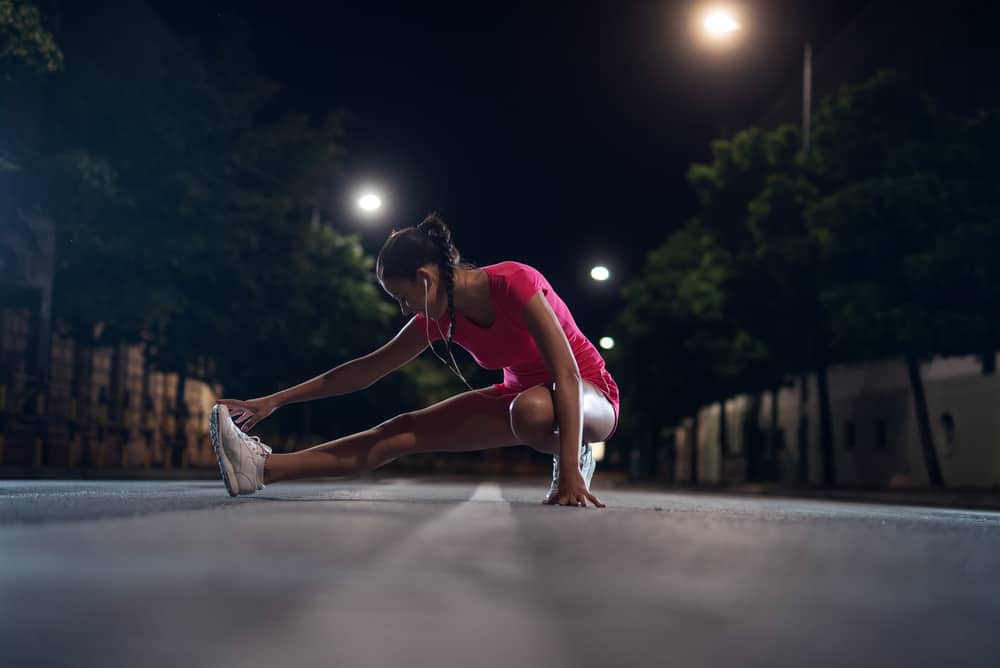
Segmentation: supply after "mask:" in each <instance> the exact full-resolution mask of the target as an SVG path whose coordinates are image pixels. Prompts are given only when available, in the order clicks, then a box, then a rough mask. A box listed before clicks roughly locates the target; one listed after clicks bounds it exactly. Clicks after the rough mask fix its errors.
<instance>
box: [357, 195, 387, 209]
mask: <svg viewBox="0 0 1000 668" xmlns="http://www.w3.org/2000/svg"><path fill="white" fill-rule="evenodd" d="M358 208H359V209H361V210H362V211H364V212H366V213H373V212H375V211H378V210H379V209H381V208H382V198H381V197H379V196H378V195H376V194H375V193H365V194H363V195H362V196H361V197H359V198H358Z"/></svg>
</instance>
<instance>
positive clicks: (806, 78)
mask: <svg viewBox="0 0 1000 668" xmlns="http://www.w3.org/2000/svg"><path fill="white" fill-rule="evenodd" d="M702 26H703V28H704V31H705V33H706V34H707V35H708V36H709V37H711V38H713V39H715V40H724V39H729V38H730V37H732V36H733V35H734V34H735V33H737V32H739V31H740V30H742V29H743V26H742V25H741V24H740V23H739V21H737V20H736V18H735V17H734V16H733V14H732V13H731V12H729V11H727V10H725V9H712V10H710V11H708V12H706V13H705V16H704V20H703V21H702ZM811 132H812V43H811V42H809V40H806V43H805V45H804V46H803V49H802V150H803V151H808V150H809V141H810V135H811Z"/></svg>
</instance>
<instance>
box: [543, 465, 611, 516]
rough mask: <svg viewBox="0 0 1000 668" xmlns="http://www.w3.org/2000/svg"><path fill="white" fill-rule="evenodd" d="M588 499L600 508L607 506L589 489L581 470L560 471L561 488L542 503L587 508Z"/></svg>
mask: <svg viewBox="0 0 1000 668" xmlns="http://www.w3.org/2000/svg"><path fill="white" fill-rule="evenodd" d="M573 473H576V475H573ZM587 501H590V502H591V503H592V504H594V505H595V506H597V507H598V508H607V506H606V505H604V504H603V503H601V500H600V499H598V498H597V497H596V496H594V495H593V494H591V493H590V492H589V491H588V490H587V483H586V482H585V481H584V480H583V476H582V475H580V471H579V470H576V471H572V472H570V473H569V474H567V473H565V472H563V471H560V472H559V489H558V490H556V493H555V494H553V495H552V496H551V497H549V498H548V499H546V500H545V501H542V503H544V504H546V505H549V506H552V505H560V506H583V507H585V508H586V506H587Z"/></svg>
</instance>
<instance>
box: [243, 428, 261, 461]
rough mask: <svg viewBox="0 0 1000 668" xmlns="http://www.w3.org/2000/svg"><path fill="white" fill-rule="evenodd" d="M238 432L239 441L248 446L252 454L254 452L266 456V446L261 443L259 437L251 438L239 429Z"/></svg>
mask: <svg viewBox="0 0 1000 668" xmlns="http://www.w3.org/2000/svg"><path fill="white" fill-rule="evenodd" d="M238 432H239V434H240V439H242V441H243V442H244V443H246V444H247V445H249V446H250V448H251V449H252V450H253V451H254V452H256V453H257V454H259V455H266V454H268V452H267V450H266V448H267V446H266V445H264V444H263V443H262V442H261V440H260V436H251V435H250V434H248V433H246V432H245V431H243V430H242V429H239V430H238Z"/></svg>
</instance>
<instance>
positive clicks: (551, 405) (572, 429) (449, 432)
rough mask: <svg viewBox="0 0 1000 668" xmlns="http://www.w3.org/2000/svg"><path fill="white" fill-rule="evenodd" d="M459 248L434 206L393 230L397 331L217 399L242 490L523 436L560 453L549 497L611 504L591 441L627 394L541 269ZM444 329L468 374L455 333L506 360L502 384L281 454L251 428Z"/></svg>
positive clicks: (481, 356)
mask: <svg viewBox="0 0 1000 668" xmlns="http://www.w3.org/2000/svg"><path fill="white" fill-rule="evenodd" d="M459 259H460V255H459V252H458V250H457V249H456V248H455V246H454V245H453V244H452V242H451V232H450V230H449V229H448V227H447V225H445V223H444V221H442V220H441V219H440V218H439V217H438V216H437V215H436V214H431V215H430V216H427V218H425V219H424V220H423V222H421V223H420V225H419V226H418V227H415V228H414V227H410V228H406V229H403V230H397V231H394V232H393V233H392V234H391V235H390V236H389V238H388V239H387V240H386V242H385V245H384V246H383V247H382V250H381V251H380V252H379V255H378V260H377V262H376V275H377V277H378V280H379V283H380V284H381V285H382V288H383V289H384V290H385V291H386V292H387V293H388V294H389V295H390V296H391V297H392V298H393V299H395V300H396V301H398V302H399V304H400V308H401V309H402V311H403V314H404V315H409V314H415V315H414V317H413V318H411V319H410V320H409V322H407V323H406V325H404V326H403V328H402V329H401V330H400V332H399V333H398V334H397V335H396V336H395V337H394V338H393V339H392V340H391V341H389V342H388V343H387V344H385V345H384V346H382V347H381V348H379V349H378V350H376V351H375V352H372V353H370V354H368V355H365V356H364V357H359V358H357V359H354V360H351V361H350V362H347V363H345V364H342V365H340V366H338V367H336V368H334V369H331V370H330V371H327V372H326V373H324V374H321V375H320V376H317V377H316V378H313V379H312V380H309V381H306V382H304V383H302V384H300V385H296V386H295V387H292V388H289V389H287V390H283V391H281V392H277V393H276V394H272V395H270V396H266V397H261V398H258V399H251V400H249V401H239V400H235V399H220V400H219V401H218V404H217V405H216V406H215V407H213V409H212V414H211V418H210V427H211V433H212V444H213V446H214V448H215V453H216V456H217V457H218V459H219V468H220V470H221V472H222V478H223V480H224V481H225V483H226V488H227V489H228V490H229V494H230V495H231V496H236V495H237V494H252V493H254V492H255V491H257V490H260V489H263V488H264V485H267V484H271V483H273V482H277V481H279V480H290V479H293V478H304V477H320V476H346V475H353V474H357V473H361V472H363V471H369V470H372V469H376V468H378V467H380V466H382V465H384V464H387V463H388V462H391V461H393V460H394V459H397V458H398V457H402V456H404V455H407V454H413V453H417V452H442V451H450V452H458V451H463V450H483V449H487V448H497V447H504V446H510V445H518V444H522V443H523V444H527V445H529V446H530V447H532V448H534V449H536V450H539V451H541V452H545V453H549V454H551V455H553V458H554V460H553V466H552V485H551V486H550V488H549V492H548V494H547V495H546V497H545V500H544V501H543V503H546V504H558V505H577V506H586V505H587V503H588V502H590V503H592V504H594V505H595V506H598V507H601V508H603V507H605V506H604V504H603V503H602V502H601V501H600V499H598V498H597V497H596V496H594V494H592V493H591V492H590V480H591V476H592V475H593V472H594V459H593V455H592V453H591V450H590V442H591V441H602V440H607V439H608V438H610V437H611V434H613V433H614V431H615V429H616V428H617V426H618V406H619V402H618V386H617V385H616V384H615V381H614V380H613V379H612V378H611V375H610V374H609V373H608V372H607V370H606V369H605V366H604V360H603V359H602V358H601V355H600V353H598V351H597V349H596V348H595V347H594V346H593V344H591V343H590V341H588V340H587V339H586V337H584V336H583V334H582V333H581V332H580V330H579V328H578V327H577V326H576V323H575V322H574V321H573V317H572V315H571V314H570V312H569V310H568V309H567V308H566V305H565V304H564V303H563V301H562V300H561V299H560V298H559V296H558V295H557V294H556V293H555V291H554V290H553V289H552V287H551V286H550V285H549V283H548V281H546V280H545V278H544V277H543V276H542V275H541V274H540V273H539V272H538V271H537V270H535V269H533V268H532V267H530V266H528V265H525V264H521V263H519V262H500V263H497V264H493V265H489V266H486V267H482V268H476V267H475V266H474V265H471V264H469V263H460V262H459ZM445 331H447V336H446V335H445V334H444V332H445ZM442 339H445V340H446V346H445V352H446V354H447V355H448V356H449V357H450V359H451V362H452V365H454V371H455V372H456V373H458V375H459V377H461V378H462V380H463V382H464V381H465V378H464V377H462V374H461V371H460V370H459V369H458V365H457V364H455V360H454V357H453V356H451V344H452V342H453V341H454V342H455V343H458V344H459V345H461V346H462V347H463V348H465V349H466V350H467V351H469V353H470V354H471V355H472V357H473V358H474V359H475V360H476V362H477V363H478V364H479V365H480V366H482V367H484V368H487V369H500V368H503V382H502V383H497V384H494V385H492V386H489V387H486V388H482V389H479V390H473V389H472V388H471V387H470V388H469V389H470V391H469V392H463V393H462V394H459V395H456V396H454V397H451V398H450V399H446V400H444V401H442V402H439V403H437V404H434V405H432V406H428V407H427V408H424V409H421V410H417V411H413V412H409V413H404V414H403V415H399V416H397V417H394V418H392V419H390V420H387V421H386V422H383V423H382V424H380V425H378V426H376V427H373V428H371V429H369V430H367V431H363V432H360V433H357V434H352V435H350V436H345V437H343V438H339V439H337V440H334V441H330V442H329V443H323V444H320V445H317V446H314V447H312V448H308V449H306V450H301V451H299V452H293V453H289V454H272V452H271V448H269V447H268V446H267V445H266V444H264V443H262V442H261V441H260V439H259V438H258V437H256V436H247V435H246V434H245V433H244V432H245V431H249V430H250V429H251V428H252V427H254V426H255V425H256V424H257V423H259V422H260V421H261V420H263V419H264V418H265V417H267V416H268V415H270V414H271V413H273V412H274V411H275V410H276V409H277V408H279V407H280V406H284V405H286V404H290V403H295V402H299V401H309V400H312V399H320V398H323V397H329V396H336V395H341V394H348V393H350V392H355V391H358V390H362V389H364V388H367V387H369V386H370V385H372V384H373V383H375V382H376V381H377V380H379V379H380V378H382V377H383V376H385V375H386V374H388V373H390V372H391V371H394V370H395V369H398V368H399V367H401V366H403V365H404V364H406V363H407V362H409V361H410V360H412V359H413V358H415V357H417V356H418V355H419V354H420V353H421V352H423V351H424V349H426V348H427V346H428V345H430V346H431V349H432V350H434V345H433V343H432V341H438V340H442ZM434 353H435V355H437V351H436V350H434ZM438 358H439V359H441V361H442V362H444V363H445V365H448V362H447V361H446V360H445V359H443V358H441V356H440V355H438ZM449 368H450V367H449ZM466 385H468V383H467V382H466ZM581 444H582V445H581Z"/></svg>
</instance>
